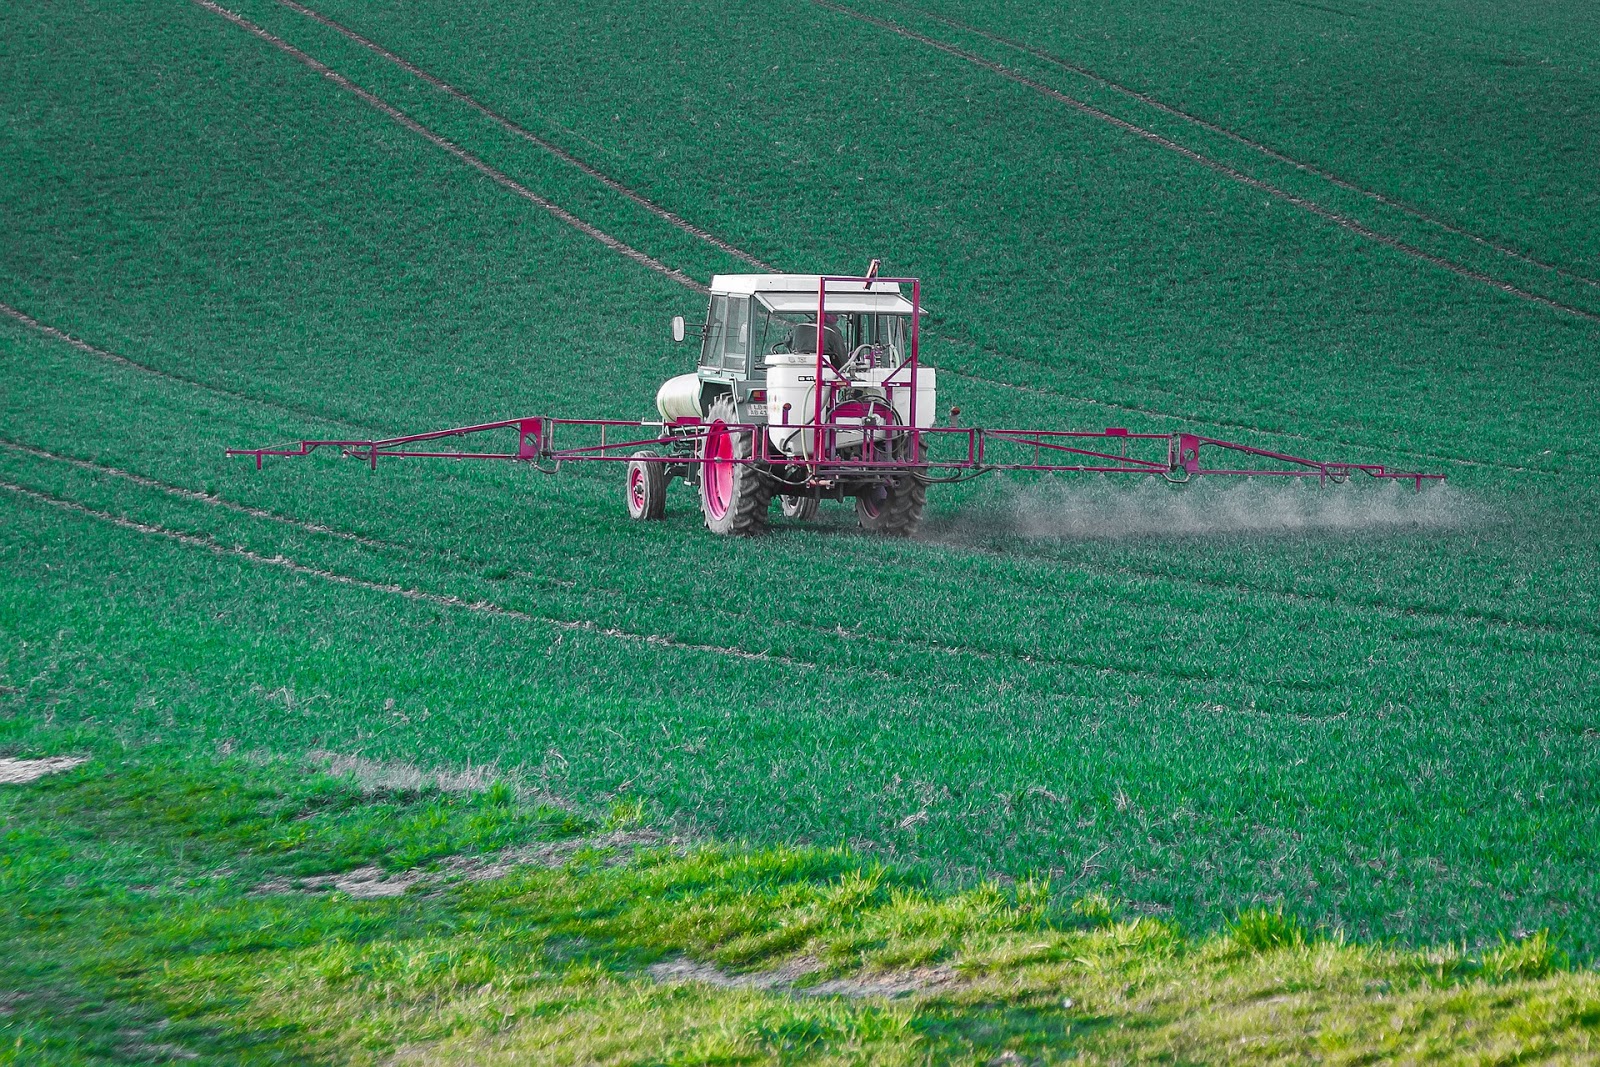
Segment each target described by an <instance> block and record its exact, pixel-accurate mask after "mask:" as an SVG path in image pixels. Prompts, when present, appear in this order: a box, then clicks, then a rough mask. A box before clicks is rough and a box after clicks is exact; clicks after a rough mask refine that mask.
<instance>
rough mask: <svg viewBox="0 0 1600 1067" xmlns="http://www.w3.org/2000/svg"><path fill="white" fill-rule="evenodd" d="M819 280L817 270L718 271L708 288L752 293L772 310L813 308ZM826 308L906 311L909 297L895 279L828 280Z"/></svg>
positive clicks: (727, 292) (732, 293)
mask: <svg viewBox="0 0 1600 1067" xmlns="http://www.w3.org/2000/svg"><path fill="white" fill-rule="evenodd" d="M821 283H822V275H820V274H718V275H716V276H715V277H713V278H712V279H711V292H712V293H714V294H717V295H721V296H754V297H755V298H756V299H758V300H760V301H761V302H762V303H763V304H765V305H766V306H767V307H769V308H771V309H772V310H773V311H805V310H807V309H809V310H811V311H816V309H817V286H818V285H820V284H821ZM828 310H829V311H844V312H851V311H864V312H877V313H879V314H899V315H909V314H910V313H911V301H909V300H907V299H906V298H905V296H904V294H903V292H902V290H901V288H900V284H899V283H898V282H873V283H872V286H871V288H870V289H869V288H868V287H867V283H866V282H863V281H834V282H829V283H828Z"/></svg>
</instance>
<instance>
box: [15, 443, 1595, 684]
mask: <svg viewBox="0 0 1600 1067" xmlns="http://www.w3.org/2000/svg"><path fill="white" fill-rule="evenodd" d="M0 447H3V448H9V449H11V450H13V451H16V452H21V453H23V454H26V455H30V456H34V457H36V458H39V459H44V460H48V461H53V462H59V463H62V464H65V465H67V466H71V467H75V468H78V469H80V470H85V471H89V472H91V473H95V474H104V475H107V476H110V477H113V478H119V479H123V480H125V481H128V482H130V483H132V484H134V485H138V486H140V487H142V488H147V489H153V490H155V491H157V492H160V493H164V494H166V495H168V496H173V497H177V498H179V499H183V500H191V501H195V502H198V503H203V504H206V505H208V506H212V507H217V508H221V509H223V510H225V511H229V512H233V513H235V514H239V515H243V516H246V517H248V518H252V519H257V520H262V521H267V522H272V523H277V524H279V525H283V526H288V527H292V528H295V529H299V530H303V531H305V532H308V533H312V534H319V535H324V536H328V537H332V538H336V539H338V540H342V541H346V542H349V543H353V544H359V545H361V546H363V547H366V548H375V549H379V550H381V551H391V552H399V553H403V554H405V555H408V556H411V557H427V556H442V557H445V558H447V559H450V560H453V561H454V562H456V563H463V564H467V565H469V566H470V565H473V564H474V562H475V561H473V560H471V559H469V558H467V557H466V556H463V555H462V554H461V553H459V552H454V551H451V550H448V549H440V548H437V547H433V546H428V547H422V546H418V545H414V544H411V543H409V542H405V541H388V540H382V539H379V538H373V537H367V536H365V535H362V534H358V533H353V532H350V531H347V530H340V529H337V528H335V527H331V526H327V525H324V524H322V523H318V522H313V521H308V520H305V519H298V518H295V517H293V516H289V515H282V514H279V513H277V512H274V511H270V510H268V509H265V508H258V507H252V506H250V505H247V504H241V503H238V502H236V501H232V500H228V499H226V498H224V497H222V496H220V495H218V494H214V493H203V492H200V491H199V490H196V489H189V488H187V487H184V486H179V485H173V484H171V483H169V482H163V481H160V480H159V479H155V478H151V477H148V476H146V475H142V474H138V473H135V472H133V471H128V470H123V469H121V468H119V467H113V466H109V465H106V464H102V463H95V462H92V461H90V460H85V459H80V458H78V457H76V456H68V455H63V454H61V453H57V452H52V451H50V450H48V449H44V448H40V447H37V446H35V445H29V444H26V443H24V442H20V441H15V440H12V439H10V438H6V437H0ZM928 540H929V543H932V544H944V542H942V541H941V540H940V539H939V538H938V537H933V538H930V539H928ZM950 547H955V548H958V549H959V550H961V551H963V552H977V553H981V554H983V555H989V556H994V557H1006V556H1008V555H1009V553H1006V552H1002V551H999V550H996V549H992V548H985V547H983V546H979V545H973V544H969V543H965V542H962V543H956V544H953V545H951V546H950ZM1030 558H1042V559H1045V560H1047V561H1048V560H1049V559H1050V557H1049V556H1048V555H1043V556H1038V555H1031V554H1030ZM478 562H493V561H492V560H488V561H478ZM1074 566H1075V567H1076V568H1077V569H1079V570H1082V571H1085V572H1086V573H1090V574H1095V575H1099V576H1100V577H1103V578H1112V579H1116V578H1123V577H1128V576H1133V577H1138V578H1145V579H1150V580H1154V581H1161V582H1167V583H1170V584H1172V585H1175V586H1190V587H1194V588H1199V589H1208V590H1212V591H1216V592H1222V593H1227V594H1230V595H1235V596H1244V597H1259V598H1263V599H1267V600H1272V601H1279V602H1286V603H1293V604H1303V603H1305V602H1307V601H1315V602H1318V603H1321V604H1324V605H1327V606H1329V607H1339V608H1343V609H1346V610H1355V611H1358V612H1363V613H1370V614H1372V615H1378V616H1383V617H1387V618H1402V617H1423V618H1428V619H1433V620H1435V621H1438V622H1442V623H1449V624H1454V625H1460V626H1464V627H1474V626H1489V627H1493V626H1503V627H1506V628H1507V629H1512V630H1517V631H1520V632H1526V633H1547V634H1565V635H1568V636H1575V637H1579V638H1587V639H1593V638H1596V637H1600V629H1596V628H1595V627H1592V626H1563V625H1559V624H1555V623H1549V622H1543V621H1539V620H1534V619H1525V618H1517V617H1514V616H1510V615H1504V614H1494V615H1491V614H1485V613H1482V612H1471V611H1448V610H1444V609H1441V608H1436V607H1433V606H1431V605H1428V604H1425V603H1423V604H1387V603H1382V602H1377V601H1371V600H1363V599H1351V598H1348V597H1343V596H1338V595H1336V594H1324V593H1306V592H1303V591H1295V590H1287V589H1282V588H1277V587H1274V586H1265V585H1264V586H1257V585H1251V584H1249V583H1245V582H1237V581H1227V580H1224V579H1218V578H1205V577H1197V576H1195V575H1191V574H1183V573H1174V572H1170V571H1165V570H1161V569H1150V568H1146V569H1138V568H1129V567H1127V566H1117V567H1102V566H1096V565H1092V564H1084V563H1083V562H1082V561H1081V560H1075V561H1074ZM513 573H514V574H516V575H518V576H519V577H525V578H539V577H540V576H538V575H533V574H529V573H527V572H522V571H515V572H513ZM1009 580H1010V581H1012V582H1013V583H1016V584H1019V585H1023V586H1026V587H1027V588H1029V589H1032V590H1033V591H1034V592H1037V593H1040V594H1042V595H1054V594H1055V593H1056V592H1057V590H1056V589H1055V588H1054V587H1052V586H1049V585H1046V584H1043V583H1039V582H1035V581H1030V580H1029V579H1027V578H1026V577H1024V576H1021V575H1013V576H1012V577H1011V578H1010V579H1009ZM580 595H585V596H587V594H580ZM620 595H624V593H623V591H622V590H620V589H615V588H613V589H603V588H600V589H596V590H595V591H594V596H593V597H589V598H590V599H593V598H595V597H600V598H606V597H615V596H620ZM658 599H659V600H660V602H662V603H670V602H669V601H668V600H667V599H666V598H658ZM677 606H678V607H680V608H684V609H688V608H695V609H696V610H707V605H704V604H698V603H696V604H690V603H688V602H683V603H679V604H678V605H677ZM709 610H711V611H713V612H714V613H717V614H720V615H724V616H726V617H729V618H731V619H742V618H744V616H743V615H742V614H741V613H739V612H737V611H732V610H728V609H721V608H717V607H715V606H714V605H713V606H711V607H710V608H709ZM775 621H776V622H778V623H779V624H781V625H783V626H790V627H794V628H795V629H799V630H806V631H808V632H812V633H816V634H821V635H837V634H838V632H839V631H838V627H837V625H834V626H829V625H826V624H824V623H819V622H815V621H812V620H808V619H805V618H799V617H795V616H792V615H786V616H780V617H777V618H776V619H775ZM871 637H872V640H873V641H874V642H881V643H885V644H890V645H895V646H899V647H902V648H912V649H917V650H920V651H928V652H936V653H942V654H948V655H966V656H972V657H974V658H977V659H982V660H989V661H994V660H1000V659H1015V660H1018V661H1019V662H1026V663H1031V664H1038V665H1041V666H1049V665H1055V666H1063V667H1069V668H1075V669H1082V670H1090V671H1111V672H1113V673H1117V674H1122V675H1127V676H1138V677H1145V676H1148V677H1153V678H1162V679H1168V680H1187V681H1216V680H1218V679H1217V677H1214V676H1212V675H1195V676H1192V677H1191V676H1188V675H1177V674H1172V673H1170V672H1162V671H1154V670H1149V669H1146V668H1140V667H1131V666H1126V665H1117V664H1110V663H1106V662H1103V661H1099V660H1094V659H1088V658H1084V657H1074V656H1062V655H1053V654H1049V653H1027V654H1024V653H1020V652H1015V651H1012V650H1008V649H992V648H984V647H982V646H979V645H962V644H956V643H954V642H950V641H944V640H940V639H937V638H932V637H927V638H907V637H905V636H904V635H903V634H899V633H890V632H883V633H872V634H871ZM869 673H870V672H869ZM885 676H887V673H885Z"/></svg>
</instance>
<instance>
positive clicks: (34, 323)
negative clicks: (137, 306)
mask: <svg viewBox="0 0 1600 1067" xmlns="http://www.w3.org/2000/svg"><path fill="white" fill-rule="evenodd" d="M0 314H4V315H7V316H9V317H10V318H12V319H15V320H16V321H17V322H19V323H21V324H22V325H24V326H26V327H28V329H30V330H34V331H36V332H38V333H42V334H44V335H45V336H46V337H51V338H54V339H55V340H57V341H64V342H66V343H67V344H69V345H71V346H72V347H73V348H76V349H77V350H78V351H80V352H87V353H88V354H89V355H91V356H94V357H96V358H98V359H103V360H105V361H106V362H107V363H111V364H115V365H116V366H119V367H126V368H128V369H129V370H134V371H138V372H139V373H141V374H148V375H150V376H152V377H155V378H160V379H162V380H164V381H168V382H172V383H173V384H175V385H184V386H188V387H190V388H192V389H203V390H204V391H206V392H208V393H212V394H214V395H216V396H220V397H226V398H227V399H229V400H234V401H239V402H242V403H245V404H255V405H257V406H260V407H267V408H272V409H274V410H277V411H286V412H289V413H290V414H292V415H297V416H299V417H300V418H303V419H316V420H318V421H320V422H324V423H330V424H332V425H335V426H347V427H350V428H351V429H356V430H364V431H367V432H368V433H375V432H379V431H376V430H375V429H374V428H373V427H370V426H364V425H362V424H361V423H358V422H351V421H350V420H348V419H341V418H338V417H336V416H333V415H326V414H324V413H322V412H320V411H315V410H313V409H311V408H306V407H302V406H300V405H299V404H291V403H287V402H285V401H282V400H266V399H263V398H261V397H255V396H251V395H250V394H249V393H241V392H239V391H237V390H234V389H229V388H226V387H225V386H221V385H212V384H211V383H210V382H205V381H201V380H200V379H199V378H190V377H188V376H187V375H183V374H174V373H173V372H172V371H167V370H162V369H161V368H160V367H155V366H152V365H150V364H148V363H140V362H138V361H137V360H132V359H129V358H128V357H127V356H119V355H117V354H116V353H115V352H108V351H106V350H105V349H103V348H96V347H95V346H94V345H91V344H90V343H89V342H87V341H81V340H79V339H78V338H76V337H74V336H72V335H71V334H69V333H67V332H66V331H64V330H58V329H56V328H55V327H54V326H50V325H47V324H46V323H43V322H40V321H39V320H38V319H35V318H33V317H32V316H30V315H27V314H24V313H23V312H21V311H18V310H17V309H16V308H14V307H12V306H11V305H9V304H4V303H0Z"/></svg>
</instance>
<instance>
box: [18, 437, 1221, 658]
mask: <svg viewBox="0 0 1600 1067" xmlns="http://www.w3.org/2000/svg"><path fill="white" fill-rule="evenodd" d="M0 448H7V449H10V450H12V451H15V452H21V453H23V454H26V455H30V456H35V457H37V458H39V459H44V460H49V461H52V462H57V463H62V464H65V465H67V466H71V467H75V468H77V469H79V470H84V471H89V472H91V473H95V474H105V475H108V476H110V477H113V478H120V479H123V480H125V481H128V482H130V483H132V484H134V485H137V486H140V487H141V488H146V489H153V490H155V491H156V492H159V493H164V494H166V495H168V496H172V497H176V498H178V499H180V500H188V501H194V502H196V503H201V504H206V505H208V506H211V507H217V508H221V509H222V510H225V511H229V512H232V513H234V514H237V515H243V516H246V517H248V518H252V519H258V520H263V521H267V522H273V523H278V524H280V525H284V526H289V527H293V528H295V529H299V530H303V531H305V532H307V533H312V534H319V535H323V536H328V537H333V538H337V539H339V540H342V541H346V542H349V543H352V544H359V545H362V546H363V547H367V548H376V549H380V550H388V551H395V552H399V553H402V554H404V555H408V556H412V557H416V558H426V557H428V556H435V555H446V556H453V557H454V558H455V559H456V561H457V562H458V563H465V564H468V565H471V562H472V561H470V560H467V559H465V558H464V557H461V556H460V555H459V554H457V553H449V552H444V551H441V550H438V549H432V548H429V549H423V548H420V547H418V546H416V545H412V544H408V543H406V542H401V541H383V540H379V539H376V538H371V537H365V536H363V535H361V534H357V533H351V532H349V531H345V530H338V529H335V528H333V527H330V526H325V525H323V524H321V523H316V522H308V521H305V520H302V519H296V518H293V517H290V516H286V515H280V514H278V513H277V512H273V511H269V510H267V509H265V508H256V507H251V506H249V505H247V504H240V503H236V502H235V501H232V500H227V499H225V498H223V497H221V496H217V495H214V494H210V493H202V492H200V491H199V490H196V489H187V488H184V487H183V486H177V485H172V484H170V483H168V482H163V481H159V480H158V479H155V478H150V477H147V476H145V475H142V474H136V473H134V472H133V471H127V470H123V469H121V468H118V467H111V466H106V465H105V464H100V463H94V462H92V461H90V460H85V459H79V458H77V457H75V456H67V455H62V454H60V453H57V452H51V451H49V450H48V449H43V448H38V447H36V446H34V445H29V444H25V443H23V442H20V441H15V440H12V439H10V438H7V437H3V436H0ZM0 484H6V485H7V486H8V487H12V488H15V487H14V486H10V483H0ZM26 491H29V492H31V491H32V490H26ZM74 503H75V502H74ZM78 506H80V507H86V505H78ZM130 521H131V520H130ZM181 536H183V537H195V536H196V535H193V534H182V535H181ZM198 540H201V541H205V542H206V543H208V544H217V542H216V541H214V540H211V539H209V538H198ZM219 547H220V546H219ZM329 573H332V572H329ZM513 573H514V574H515V575H516V576H518V577H522V578H528V579H533V580H535V581H538V580H539V579H540V578H541V576H540V575H535V574H530V573H528V572H523V571H516V572H513ZM578 595H579V596H581V597H583V598H584V599H586V600H591V601H592V600H602V601H607V600H611V601H614V599H615V598H616V597H618V596H622V595H624V591H623V590H621V589H619V588H617V587H611V588H596V589H592V590H590V591H579V593H578ZM662 599H664V598H662ZM667 603H669V605H671V606H675V607H677V608H679V609H683V610H699V611H704V610H705V608H706V605H704V604H696V603H690V602H688V601H684V600H681V599H674V600H670V601H667ZM507 610H511V609H507ZM711 610H712V612H713V613H715V614H718V615H721V616H723V617H725V618H727V619H729V620H730V621H733V622H744V621H747V617H746V615H745V614H744V613H743V612H738V611H734V610H731V609H728V608H721V607H717V606H715V605H712V606H711ZM529 618H532V616H529ZM547 621H548V620H547ZM776 621H777V622H778V624H779V625H782V626H790V627H793V628H795V629H798V630H805V631H808V632H811V633H815V634H819V635H822V636H828V637H839V636H852V635H850V634H848V633H846V632H845V631H844V630H843V629H842V627H841V626H839V625H837V624H836V625H834V626H827V625H824V624H821V623H817V622H812V621H809V620H806V619H800V618H794V617H781V618H778V619H777V620H776ZM853 636H859V635H853ZM869 636H870V637H871V638H872V640H873V641H874V642H880V643H888V644H894V645H899V646H901V647H904V648H911V649H915V650H917V651H922V652H928V651H932V652H941V653H946V654H951V655H970V656H975V657H977V658H979V659H984V660H998V659H1002V658H1011V659H1015V660H1018V661H1019V662H1024V663H1039V664H1053V665H1060V666H1068V667H1076V668H1081V669H1085V670H1090V671H1095V672H1106V671H1109V672H1112V673H1116V674H1124V675H1128V676H1133V677H1151V678H1169V677H1170V676H1168V675H1165V674H1162V673H1161V672H1158V671H1151V670H1148V669H1143V668H1135V667H1119V666H1115V665H1111V664H1105V663H1100V662H1097V661H1094V660H1089V659H1082V658H1072V657H1051V656H1034V655H1028V654H1022V653H1009V652H1004V651H999V652H997V651H990V650H987V649H982V648H979V647H977V646H968V645H957V644H954V643H951V642H946V641H939V640H937V639H933V638H905V637H901V636H898V635H894V634H890V633H872V634H870V635H869ZM694 647H710V646H694ZM751 655H756V654H754V653H752V654H751ZM769 658H773V659H776V657H769ZM808 665H809V664H808ZM864 673H867V674H870V675H872V676H874V677H880V678H885V679H887V678H890V677H892V676H893V672H885V671H865V672H864ZM1178 680H1186V681H1192V680H1194V679H1190V678H1187V677H1186V676H1185V677H1183V678H1179V679H1178ZM1201 680H1205V681H1211V680H1213V679H1210V678H1203V679H1201Z"/></svg>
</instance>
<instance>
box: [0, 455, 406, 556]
mask: <svg viewBox="0 0 1600 1067" xmlns="http://www.w3.org/2000/svg"><path fill="white" fill-rule="evenodd" d="M0 448H7V449H10V450H11V451H13V452H21V453H22V454H23V455H27V456H33V457H35V458H36V459H46V460H50V461H52V462H55V463H65V464H66V465H67V466H69V467H76V468H77V469H78V470H81V471H88V472H90V473H91V474H105V475H109V476H110V477H112V478H120V479H122V480H123V481H127V482H132V483H133V484H134V485H137V486H140V487H141V488H144V489H154V490H155V491H156V492H158V493H165V494H166V495H167V496H171V497H177V498H178V499H179V500H192V501H194V502H196V503H200V504H206V505H209V506H210V507H214V508H221V509H222V510H223V511H231V512H233V513H234V514H236V515H245V516H248V517H249V518H252V519H263V520H266V521H267V522H275V523H279V524H281V525H284V526H293V527H295V528H296V529H299V530H304V531H305V532H306V533H313V534H320V535H322V536H325V537H332V538H335V539H337V540H340V541H348V542H349V543H351V544H356V545H362V546H364V547H366V548H387V549H399V550H404V551H411V548H410V546H409V545H402V544H400V543H398V542H395V541H383V540H380V539H378V538H376V537H366V536H363V535H362V534H358V533H350V532H349V531H347V530H336V529H334V528H333V527H331V526H324V525H323V524H322V523H320V522H308V521H307V520H305V519H297V518H294V517H293V516H291V515H280V514H279V513H278V512H276V511H269V510H268V509H266V508H257V507H251V506H250V505H249V504H240V503H237V502H235V501H232V500H228V499H227V498H225V497H222V496H219V495H218V494H216V493H202V492H201V491H200V490H198V489H187V488H185V487H184V486H181V485H173V484H172V483H171V482H163V481H160V480H159V479H156V478H150V477H147V476H146V475H143V474H137V473H135V472H133V471H129V470H123V469H122V468H121V467H112V466H108V465H106V464H104V463H95V462H93V461H92V460H87V459H80V458H78V457H77V456H67V455H62V454H61V453H60V452H51V451H50V450H49V449H45V448H40V447H38V446H37V445H30V444H27V443H25V442H23V441H18V440H15V439H13V438H10V437H3V436H0Z"/></svg>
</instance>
